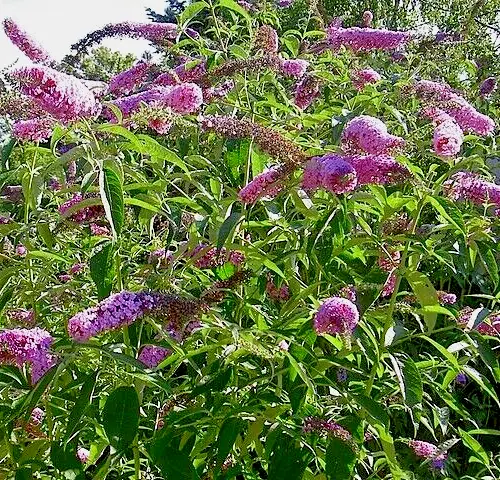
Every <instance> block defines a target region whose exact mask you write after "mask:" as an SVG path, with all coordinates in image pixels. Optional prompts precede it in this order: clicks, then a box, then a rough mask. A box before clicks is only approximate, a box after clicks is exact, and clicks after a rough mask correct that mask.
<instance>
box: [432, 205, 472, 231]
mask: <svg viewBox="0 0 500 480" xmlns="http://www.w3.org/2000/svg"><path fill="white" fill-rule="evenodd" d="M427 200H428V202H429V203H430V204H431V205H432V206H433V207H434V208H435V209H436V211H437V212H438V213H439V214H440V215H441V216H443V217H444V218H446V220H448V221H449V222H450V223H451V224H452V225H453V226H454V227H456V228H457V229H458V230H460V231H461V232H462V233H463V234H464V235H465V223H464V220H463V218H462V214H461V213H460V210H459V209H458V208H457V207H456V206H455V205H453V203H452V202H451V201H450V200H447V199H445V198H443V197H431V196H428V197H427Z"/></svg>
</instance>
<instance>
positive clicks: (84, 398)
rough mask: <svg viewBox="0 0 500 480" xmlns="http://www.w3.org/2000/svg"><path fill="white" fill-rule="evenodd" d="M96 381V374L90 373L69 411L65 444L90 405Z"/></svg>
mask: <svg viewBox="0 0 500 480" xmlns="http://www.w3.org/2000/svg"><path fill="white" fill-rule="evenodd" d="M96 380H97V373H94V372H93V373H91V374H89V375H88V377H87V379H86V380H85V382H84V383H83V385H82V388H81V390H80V392H79V395H78V397H77V399H76V402H75V405H74V406H73V408H72V409H71V413H70V414H69V418H68V426H67V428H66V435H65V436H64V441H65V442H67V441H68V440H69V439H70V438H71V436H72V435H73V433H74V432H75V431H76V429H77V427H78V422H79V421H80V419H81V418H82V416H83V414H84V413H85V410H86V408H87V407H88V406H89V405H90V402H91V399H92V393H93V392H94V387H95V382H96Z"/></svg>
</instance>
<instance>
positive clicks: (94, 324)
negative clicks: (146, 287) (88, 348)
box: [68, 291, 155, 342]
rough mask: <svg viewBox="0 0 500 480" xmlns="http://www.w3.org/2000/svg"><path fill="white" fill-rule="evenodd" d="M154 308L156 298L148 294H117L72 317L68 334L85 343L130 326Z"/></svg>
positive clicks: (124, 292) (69, 321) (125, 292)
mask: <svg viewBox="0 0 500 480" xmlns="http://www.w3.org/2000/svg"><path fill="white" fill-rule="evenodd" d="M154 306H155V298H154V296H152V295H149V294H147V293H142V292H141V293H133V292H127V291H123V292H120V293H116V294H114V295H111V296H110V297H108V298H106V299H105V300H103V301H102V302H100V303H99V304H98V305H96V306H95V307H91V308H88V309H86V310H84V311H83V312H79V313H77V314H76V315H74V316H73V317H71V318H70V319H69V320H68V334H69V336H70V337H71V338H73V339H74V340H76V341H77V342H85V341H87V340H89V339H90V338H92V337H94V336H96V335H98V334H99V333H101V332H105V331H109V330H116V329H118V328H121V327H124V326H125V325H130V324H131V323H133V322H135V321H136V320H137V319H138V318H140V317H142V316H143V315H144V313H145V312H147V311H149V310H151V309H152V308H153V307H154Z"/></svg>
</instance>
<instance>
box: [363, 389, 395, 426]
mask: <svg viewBox="0 0 500 480" xmlns="http://www.w3.org/2000/svg"><path fill="white" fill-rule="evenodd" d="M354 400H355V401H356V403H357V404H358V405H360V406H361V407H363V408H364V409H365V410H366V411H367V412H368V414H369V415H370V416H371V417H372V418H373V419H374V420H375V421H376V422H378V423H379V424H381V425H383V426H384V427H385V428H387V427H388V426H389V415H388V413H387V412H386V411H385V408H384V407H382V406H381V405H380V404H379V403H377V402H375V401H374V400H372V399H371V398H369V397H365V396H364V395H356V396H354Z"/></svg>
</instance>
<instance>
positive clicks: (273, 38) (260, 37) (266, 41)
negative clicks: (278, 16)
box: [254, 25, 279, 53]
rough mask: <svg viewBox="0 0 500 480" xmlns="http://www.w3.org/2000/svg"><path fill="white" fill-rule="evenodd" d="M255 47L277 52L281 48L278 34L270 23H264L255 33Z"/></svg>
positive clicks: (268, 51)
mask: <svg viewBox="0 0 500 480" xmlns="http://www.w3.org/2000/svg"><path fill="white" fill-rule="evenodd" d="M254 47H255V48H256V49H260V50H263V51H264V52H267V53H277V52H278V48H279V43H278V34H277V33H276V30H275V29H274V28H273V27H271V26H269V25H262V26H261V27H259V29H258V30H257V32H256V34H255V39H254Z"/></svg>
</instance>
